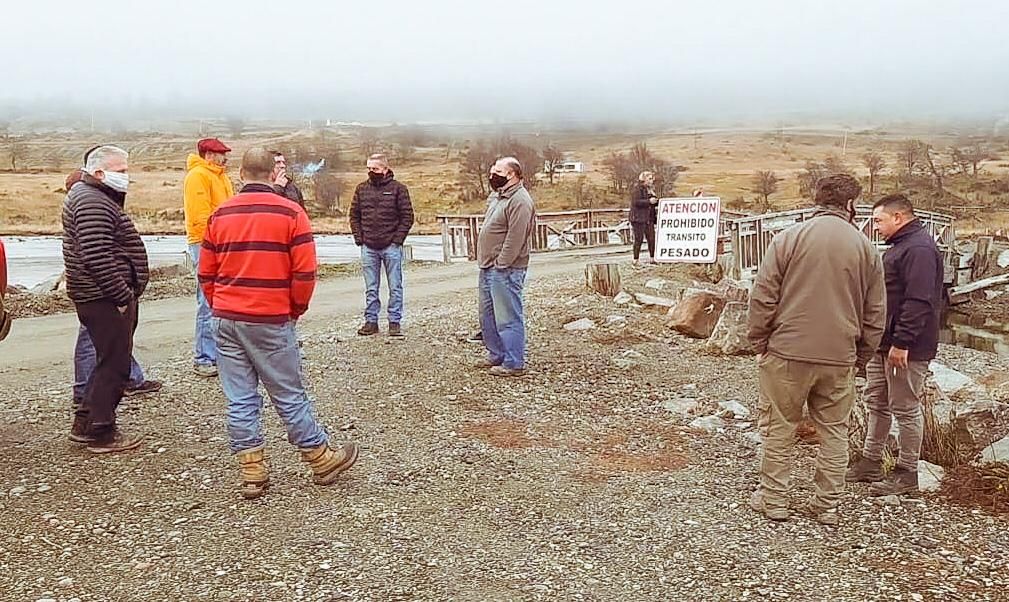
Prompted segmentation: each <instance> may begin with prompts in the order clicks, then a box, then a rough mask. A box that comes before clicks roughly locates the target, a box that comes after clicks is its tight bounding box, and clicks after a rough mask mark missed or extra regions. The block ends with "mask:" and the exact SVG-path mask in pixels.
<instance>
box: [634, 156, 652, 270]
mask: <svg viewBox="0 0 1009 602" xmlns="http://www.w3.org/2000/svg"><path fill="white" fill-rule="evenodd" d="M654 186H655V174H653V173H652V172H650V171H643V172H641V175H639V176H638V184H637V186H635V187H634V188H632V189H631V210H630V213H629V215H628V216H627V221H629V222H631V229H632V230H633V233H634V265H638V257H639V256H640V255H641V243H642V242H643V241H645V240H647V241H648V258H649V260H650V262H651V263H655V224H656V222H657V220H656V217H657V210H658V205H659V198H658V197H657V196H656V195H655V188H654Z"/></svg>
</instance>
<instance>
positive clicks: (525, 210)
mask: <svg viewBox="0 0 1009 602" xmlns="http://www.w3.org/2000/svg"><path fill="white" fill-rule="evenodd" d="M490 187H491V189H492V190H493V191H494V192H492V193H491V195H490V198H489V199H488V200H487V214H486V215H485V216H484V223H483V227H482V228H481V229H480V235H479V237H478V239H477V255H476V258H477V264H479V266H480V330H481V331H482V332H483V343H484V346H485V347H486V348H487V359H485V360H483V361H481V362H480V363H479V364H478V367H481V368H488V369H489V370H490V374H492V375H494V376H518V375H521V374H522V373H523V372H524V371H525V349H526V326H525V313H524V309H523V307H522V291H523V289H524V287H525V280H526V269H527V268H528V266H529V248H530V245H531V239H532V233H533V228H535V227H536V204H535V203H534V202H533V199H532V197H531V196H529V192H528V191H527V190H526V188H525V185H524V184H523V180H522V165H521V164H520V163H519V162H518V160H517V159H515V158H514V157H505V158H503V159H499V160H498V161H497V162H496V163H495V164H494V167H492V168H491V172H490Z"/></svg>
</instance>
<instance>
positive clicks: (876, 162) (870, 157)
mask: <svg viewBox="0 0 1009 602" xmlns="http://www.w3.org/2000/svg"><path fill="white" fill-rule="evenodd" d="M862 164H863V165H865V168H866V169H868V170H869V198H872V195H874V194H875V193H876V178H877V177H879V173H880V172H881V171H883V168H885V167H886V162H885V161H884V160H883V155H880V154H879V153H877V152H876V151H870V152H868V153H865V154H864V155H862Z"/></svg>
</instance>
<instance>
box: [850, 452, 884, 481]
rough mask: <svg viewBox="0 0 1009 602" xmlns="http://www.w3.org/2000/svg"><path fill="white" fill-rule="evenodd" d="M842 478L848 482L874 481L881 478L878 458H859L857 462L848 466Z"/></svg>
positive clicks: (881, 473) (881, 470)
mask: <svg viewBox="0 0 1009 602" xmlns="http://www.w3.org/2000/svg"><path fill="white" fill-rule="evenodd" d="M844 480H845V481H847V482H849V483H876V482H879V481H882V480H883V469H882V468H881V467H880V463H879V460H870V459H869V458H859V459H858V462H855V463H854V464H852V465H851V466H849V467H848V472H846V473H845V475H844Z"/></svg>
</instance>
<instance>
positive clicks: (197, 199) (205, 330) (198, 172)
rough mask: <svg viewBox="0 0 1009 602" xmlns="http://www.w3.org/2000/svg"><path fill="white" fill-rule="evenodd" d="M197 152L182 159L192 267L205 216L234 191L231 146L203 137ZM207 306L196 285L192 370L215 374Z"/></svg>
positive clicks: (197, 258)
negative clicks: (184, 164) (230, 161)
mask: <svg viewBox="0 0 1009 602" xmlns="http://www.w3.org/2000/svg"><path fill="white" fill-rule="evenodd" d="M196 150H197V153H198V154H190V155H189V158H188V159H187V160H186V169H187V170H188V171H187V173H186V179H185V182H184V184H183V192H182V196H183V203H184V210H185V213H186V241H187V242H188V243H189V256H190V257H191V258H192V260H193V266H194V268H195V267H196V266H199V265H200V245H201V244H202V243H203V236H204V233H205V232H206V231H207V220H209V219H210V216H211V215H212V214H213V213H214V210H216V209H217V208H218V207H219V206H220V205H221V203H223V202H224V201H226V200H228V199H229V198H231V197H232V195H234V189H233V188H232V185H231V179H230V178H229V177H228V174H227V172H226V171H225V167H226V166H227V164H228V153H230V152H231V149H230V148H228V146H227V145H226V144H224V143H223V142H221V141H220V140H218V139H217V138H204V139H203V140H200V141H199V142H197V143H196ZM210 317H211V316H210V306H209V305H207V299H206V298H205V297H204V296H203V292H202V291H201V290H200V288H199V287H197V288H196V337H195V338H196V342H195V345H194V350H193V352H194V355H193V370H194V371H195V372H196V373H197V374H199V375H200V376H206V377H214V376H217V344H216V343H215V342H214V336H213V334H212V333H211V330H210Z"/></svg>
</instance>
